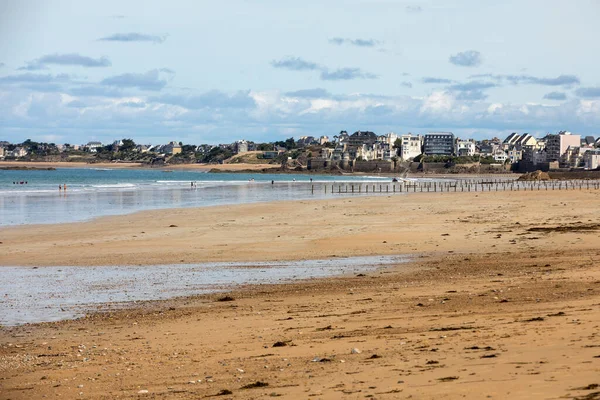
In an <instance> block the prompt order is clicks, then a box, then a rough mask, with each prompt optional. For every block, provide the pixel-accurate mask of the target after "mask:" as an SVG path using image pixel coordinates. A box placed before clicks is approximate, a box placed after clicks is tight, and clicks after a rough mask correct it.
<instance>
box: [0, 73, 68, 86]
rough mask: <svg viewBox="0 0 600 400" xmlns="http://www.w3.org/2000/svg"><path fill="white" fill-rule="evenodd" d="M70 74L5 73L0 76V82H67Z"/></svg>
mask: <svg viewBox="0 0 600 400" xmlns="http://www.w3.org/2000/svg"><path fill="white" fill-rule="evenodd" d="M70 79H71V76H70V75H68V74H58V75H52V74H34V73H30V72H27V73H24V74H18V75H7V76H3V77H0V83H34V84H37V83H55V82H68V81H69V80H70Z"/></svg>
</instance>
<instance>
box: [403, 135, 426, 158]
mask: <svg viewBox="0 0 600 400" xmlns="http://www.w3.org/2000/svg"><path fill="white" fill-rule="evenodd" d="M400 140H401V142H402V144H401V146H400V158H401V159H402V160H404V161H407V160H412V159H413V158H415V157H417V156H419V155H421V153H422V148H423V136H421V135H412V134H410V133H408V134H405V135H400Z"/></svg>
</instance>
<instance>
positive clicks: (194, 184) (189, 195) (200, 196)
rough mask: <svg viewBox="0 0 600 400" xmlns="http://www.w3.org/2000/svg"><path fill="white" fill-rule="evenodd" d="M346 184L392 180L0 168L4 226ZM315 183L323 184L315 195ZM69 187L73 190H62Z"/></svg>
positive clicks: (289, 196) (272, 196) (280, 196)
mask: <svg viewBox="0 0 600 400" xmlns="http://www.w3.org/2000/svg"><path fill="white" fill-rule="evenodd" d="M311 179H312V182H311ZM343 182H348V183H358V182H373V183H376V182H378V183H383V182H391V178H388V177H378V176H325V175H318V176H314V175H301V174H293V175H292V174H290V175H288V174H250V173H211V172H205V171H182V170H176V171H165V170H156V169H136V170H132V169H110V168H57V169H56V170H0V226H7V225H24V224H50V223H63V222H76V221H85V220H90V219H92V218H95V217H99V216H104V215H122V214H129V213H133V212H137V211H142V210H152V209H165V208H184V207H205V206H215V205H225V204H241V203H254V202H266V201H279V200H300V199H308V198H321V197H323V195H324V194H323V193H322V192H321V190H322V188H323V186H322V185H324V184H335V183H343ZM312 184H315V186H317V187H319V188H320V190H317V191H315V193H314V194H313V193H312V192H311V186H312ZM64 185H66V187H67V189H66V190H60V189H59V186H61V187H62V186H64Z"/></svg>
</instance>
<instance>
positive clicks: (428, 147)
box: [423, 132, 454, 156]
mask: <svg viewBox="0 0 600 400" xmlns="http://www.w3.org/2000/svg"><path fill="white" fill-rule="evenodd" d="M423 154H425V155H426V156H452V155H454V134H453V133H451V132H431V133H428V134H426V135H425V137H424V138H423Z"/></svg>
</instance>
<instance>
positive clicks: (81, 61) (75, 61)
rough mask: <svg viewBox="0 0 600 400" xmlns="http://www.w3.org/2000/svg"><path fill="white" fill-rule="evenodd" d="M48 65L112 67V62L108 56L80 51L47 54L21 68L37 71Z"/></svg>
mask: <svg viewBox="0 0 600 400" xmlns="http://www.w3.org/2000/svg"><path fill="white" fill-rule="evenodd" d="M48 65H67V66H80V67H86V68H95V67H110V66H111V65H112V63H111V62H110V60H109V59H108V58H107V57H100V58H92V57H87V56H82V55H81V54H78V53H70V54H47V55H45V56H42V57H40V58H38V59H35V60H33V61H30V62H28V63H27V65H26V66H25V67H21V68H19V69H20V70H27V71H35V70H40V69H47V68H48Z"/></svg>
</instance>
